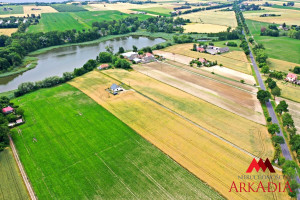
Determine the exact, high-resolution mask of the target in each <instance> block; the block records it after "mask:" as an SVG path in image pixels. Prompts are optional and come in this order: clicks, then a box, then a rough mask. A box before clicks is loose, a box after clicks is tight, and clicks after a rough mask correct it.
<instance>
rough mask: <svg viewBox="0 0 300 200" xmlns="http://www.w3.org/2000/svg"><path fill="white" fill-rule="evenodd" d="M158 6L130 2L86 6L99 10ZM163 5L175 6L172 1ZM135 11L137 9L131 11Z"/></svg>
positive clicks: (91, 9) (155, 5) (89, 8)
mask: <svg viewBox="0 0 300 200" xmlns="http://www.w3.org/2000/svg"><path fill="white" fill-rule="evenodd" d="M153 7H157V4H151V3H150V4H130V3H120V2H118V3H114V4H109V3H99V4H89V5H88V6H86V7H84V8H86V9H88V10H90V11H98V10H118V11H122V10H130V9H143V8H153ZM163 7H168V8H173V7H175V6H174V5H172V4H170V3H166V4H163ZM131 12H135V11H131Z"/></svg>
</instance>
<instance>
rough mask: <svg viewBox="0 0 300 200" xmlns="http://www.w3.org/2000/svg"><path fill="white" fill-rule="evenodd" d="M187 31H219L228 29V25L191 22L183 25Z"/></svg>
mask: <svg viewBox="0 0 300 200" xmlns="http://www.w3.org/2000/svg"><path fill="white" fill-rule="evenodd" d="M183 28H184V32H185V33H190V32H197V33H218V32H221V31H226V29H227V26H221V25H216V24H200V23H191V24H187V25H184V26H183Z"/></svg>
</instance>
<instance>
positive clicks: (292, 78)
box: [285, 73, 297, 82]
mask: <svg viewBox="0 0 300 200" xmlns="http://www.w3.org/2000/svg"><path fill="white" fill-rule="evenodd" d="M285 80H286V81H289V82H295V81H297V75H296V74H293V73H288V75H287V76H286V78H285Z"/></svg>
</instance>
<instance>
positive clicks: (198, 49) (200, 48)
mask: <svg viewBox="0 0 300 200" xmlns="http://www.w3.org/2000/svg"><path fill="white" fill-rule="evenodd" d="M197 51H199V52H204V51H205V49H204V48H202V47H197Z"/></svg>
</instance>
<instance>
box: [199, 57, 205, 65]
mask: <svg viewBox="0 0 300 200" xmlns="http://www.w3.org/2000/svg"><path fill="white" fill-rule="evenodd" d="M198 60H199V61H200V62H201V63H202V64H206V63H207V60H206V59H205V58H199V59H198Z"/></svg>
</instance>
